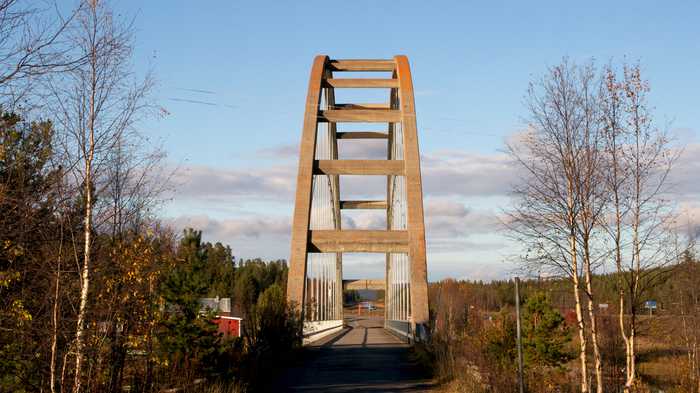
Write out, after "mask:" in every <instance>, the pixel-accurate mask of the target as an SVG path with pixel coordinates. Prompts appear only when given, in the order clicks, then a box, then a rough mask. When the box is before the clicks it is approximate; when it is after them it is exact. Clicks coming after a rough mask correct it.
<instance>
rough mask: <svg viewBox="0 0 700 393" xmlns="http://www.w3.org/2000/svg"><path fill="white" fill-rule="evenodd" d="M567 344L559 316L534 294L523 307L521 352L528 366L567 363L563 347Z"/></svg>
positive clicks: (542, 299) (566, 334) (547, 303)
mask: <svg viewBox="0 0 700 393" xmlns="http://www.w3.org/2000/svg"><path fill="white" fill-rule="evenodd" d="M569 340H571V336H570V335H569V332H568V329H567V328H566V325H565V323H564V318H563V317H562V315H561V314H560V313H559V311H557V310H556V309H554V308H553V307H552V305H551V303H550V301H549V298H548V297H547V296H546V295H545V294H544V293H541V292H539V293H536V294H534V295H533V296H531V297H530V298H529V299H528V300H527V302H526V303H525V312H524V315H523V350H524V351H523V352H524V357H525V364H526V365H528V366H531V367H532V366H547V367H559V366H561V365H563V364H564V363H566V362H567V361H569V359H570V354H569V353H567V352H566V350H565V346H566V343H567V342H569Z"/></svg>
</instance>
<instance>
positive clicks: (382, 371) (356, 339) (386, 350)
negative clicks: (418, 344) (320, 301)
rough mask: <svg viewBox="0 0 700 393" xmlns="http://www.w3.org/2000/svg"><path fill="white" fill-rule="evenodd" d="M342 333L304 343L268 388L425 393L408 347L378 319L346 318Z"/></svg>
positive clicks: (426, 384)
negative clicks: (287, 366) (306, 344)
mask: <svg viewBox="0 0 700 393" xmlns="http://www.w3.org/2000/svg"><path fill="white" fill-rule="evenodd" d="M345 322H346V327H345V329H343V330H342V331H341V332H339V333H337V334H334V335H331V336H329V337H326V338H323V339H321V340H319V341H318V342H316V343H314V344H312V345H310V346H308V347H306V348H305V350H304V352H303V354H302V356H301V357H300V358H299V359H297V362H296V364H291V365H290V367H289V368H287V369H286V370H285V372H284V373H283V375H282V376H281V377H280V379H279V380H278V381H276V382H275V383H274V384H273V385H274V386H272V387H271V388H270V391H274V392H332V393H340V392H354V393H359V392H425V391H427V390H430V388H431V387H432V384H431V381H430V380H429V379H427V378H426V377H425V375H424V373H423V372H422V371H421V369H420V368H419V367H418V365H417V364H416V363H415V362H413V361H412V360H411V357H410V354H409V348H410V347H409V346H408V345H407V344H405V343H403V342H402V341H401V340H399V339H398V338H397V337H395V336H393V335H392V334H390V333H388V332H387V331H385V330H384V328H383V324H384V321H383V319H381V318H377V317H375V318H371V317H351V318H346V321H345Z"/></svg>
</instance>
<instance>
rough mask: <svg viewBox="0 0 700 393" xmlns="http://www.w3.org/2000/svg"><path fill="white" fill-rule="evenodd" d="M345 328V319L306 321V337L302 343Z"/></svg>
mask: <svg viewBox="0 0 700 393" xmlns="http://www.w3.org/2000/svg"><path fill="white" fill-rule="evenodd" d="M342 329H343V320H342V319H337V320H332V321H312V322H304V339H303V342H302V344H303V345H308V344H311V343H312V342H314V341H317V340H320V339H322V338H323V337H326V336H328V335H330V334H333V333H337V332H339V331H341V330H342Z"/></svg>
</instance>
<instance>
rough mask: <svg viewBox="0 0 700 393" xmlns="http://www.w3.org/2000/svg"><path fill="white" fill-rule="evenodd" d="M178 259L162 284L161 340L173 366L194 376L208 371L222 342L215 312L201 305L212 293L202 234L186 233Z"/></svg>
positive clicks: (189, 231) (163, 350) (190, 230)
mask: <svg viewBox="0 0 700 393" xmlns="http://www.w3.org/2000/svg"><path fill="white" fill-rule="evenodd" d="M177 257H178V264H177V265H176V266H175V268H174V269H173V270H172V271H171V272H170V273H169V274H168V275H167V277H166V278H165V279H164V281H163V284H162V285H161V297H162V298H163V301H164V303H165V310H164V317H163V320H162V322H161V329H160V331H159V341H160V346H161V350H162V352H163V354H164V356H165V357H166V358H167V359H168V361H169V362H170V365H171V367H173V368H176V369H180V370H182V371H184V372H185V374H184V376H186V377H193V376H194V374H195V373H197V372H200V371H207V365H208V364H210V362H208V360H210V359H211V357H213V356H214V355H215V354H216V351H217V347H218V344H219V341H220V337H219V336H218V335H217V334H216V325H215V324H214V323H213V322H212V317H213V314H212V312H211V311H208V312H207V311H204V312H203V311H202V310H201V306H200V302H199V299H200V298H202V297H204V296H206V294H207V292H208V290H209V280H208V274H206V262H207V255H206V252H205V249H204V247H203V246H202V233H201V232H200V231H194V230H192V229H188V230H186V231H185V232H184V236H183V238H182V241H181V242H180V247H179V249H178V254H177Z"/></svg>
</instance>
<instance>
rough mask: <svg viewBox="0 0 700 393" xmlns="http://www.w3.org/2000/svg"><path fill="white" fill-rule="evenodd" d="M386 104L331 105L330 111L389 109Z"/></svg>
mask: <svg viewBox="0 0 700 393" xmlns="http://www.w3.org/2000/svg"><path fill="white" fill-rule="evenodd" d="M389 108H390V106H389V104H387V103H383V102H382V103H371V104H367V103H365V104H333V105H332V106H331V109H389Z"/></svg>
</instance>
